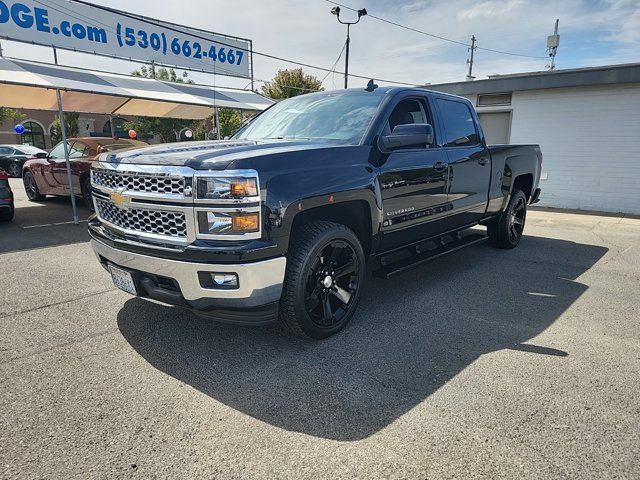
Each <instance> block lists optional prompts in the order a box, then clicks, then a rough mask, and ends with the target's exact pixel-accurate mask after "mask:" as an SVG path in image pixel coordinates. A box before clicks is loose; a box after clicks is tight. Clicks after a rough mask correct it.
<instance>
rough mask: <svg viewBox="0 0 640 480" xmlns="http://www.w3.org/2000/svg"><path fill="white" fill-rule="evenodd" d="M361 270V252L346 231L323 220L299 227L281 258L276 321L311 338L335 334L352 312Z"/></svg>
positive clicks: (300, 334)
mask: <svg viewBox="0 0 640 480" xmlns="http://www.w3.org/2000/svg"><path fill="white" fill-rule="evenodd" d="M365 273H366V265H365V256H364V251H363V250H362V246H361V245H360V241H359V240H358V237H357V236H356V234H355V233H354V232H353V231H352V230H351V229H349V228H347V227H346V226H344V225H342V224H339V223H333V222H326V221H318V222H310V223H308V224H306V225H303V226H301V227H300V228H298V229H296V231H295V232H294V235H293V238H292V241H291V245H290V249H289V255H288V256H287V269H286V273H285V278H284V283H283V290H282V296H281V298H280V310H279V322H280V324H281V325H282V326H283V327H284V329H285V330H287V331H288V332H290V333H293V334H295V335H297V336H300V337H306V338H313V339H322V338H327V337H329V336H331V335H333V334H335V333H337V332H339V331H340V330H342V329H343V328H344V327H345V325H346V324H347V323H348V322H349V320H351V318H352V317H353V314H354V313H355V310H356V307H357V305H358V302H359V300H360V296H361V292H362V285H363V283H364V278H365Z"/></svg>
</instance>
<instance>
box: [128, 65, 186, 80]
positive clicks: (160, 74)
mask: <svg viewBox="0 0 640 480" xmlns="http://www.w3.org/2000/svg"><path fill="white" fill-rule="evenodd" d="M131 75H133V76H134V77H144V78H155V79H156V80H163V81H165V82H175V83H193V80H191V79H190V78H188V76H189V74H188V73H187V72H182V74H181V75H180V76H178V74H177V73H176V71H175V70H174V69H173V68H156V67H153V66H152V67H148V68H147V67H145V66H142V67H140V69H139V70H136V71H134V72H131Z"/></svg>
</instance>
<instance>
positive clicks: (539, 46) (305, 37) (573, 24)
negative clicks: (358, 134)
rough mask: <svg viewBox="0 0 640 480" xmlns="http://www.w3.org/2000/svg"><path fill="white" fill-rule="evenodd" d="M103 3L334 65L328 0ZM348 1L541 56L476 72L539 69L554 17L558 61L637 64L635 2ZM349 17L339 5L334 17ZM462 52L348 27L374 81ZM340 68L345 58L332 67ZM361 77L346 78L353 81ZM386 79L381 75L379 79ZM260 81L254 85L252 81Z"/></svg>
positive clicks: (420, 38) (362, 68) (38, 51)
mask: <svg viewBox="0 0 640 480" xmlns="http://www.w3.org/2000/svg"><path fill="white" fill-rule="evenodd" d="M96 3H101V4H102V5H105V6H109V7H113V8H117V9H121V10H126V11H128V12H131V13H138V14H141V15H145V16H149V17H155V18H158V19H161V20H168V21H171V22H174V23H179V24H183V25H186V26H193V27H197V28H201V29H204V30H209V31H213V32H216V33H223V34H228V35H235V36H239V37H244V38H250V39H252V40H253V45H254V49H255V50H256V51H262V52H266V53H270V54H273V55H277V56H281V57H285V58H288V59H293V60H298V61H301V62H304V63H310V64H314V65H319V66H323V67H325V68H332V67H333V65H334V63H335V62H336V59H337V57H338V54H339V52H340V51H341V49H342V47H343V44H344V40H345V35H346V27H345V26H343V25H340V24H339V23H338V22H337V20H336V18H335V17H334V16H332V15H331V14H330V10H331V8H332V7H333V5H332V4H331V3H329V2H327V1H326V0H262V1H261V0H180V1H179V2H176V1H158V0H137V1H135V2H131V1H130V0H105V1H102V2H98V1H97V0H96ZM340 3H342V4H344V5H347V6H350V7H353V8H357V9H359V8H363V7H364V8H366V9H367V11H368V12H369V13H370V14H372V15H375V16H378V17H382V18H385V19H388V20H391V21H393V22H396V23H400V24H403V25H406V26H408V27H412V28H415V29H419V30H422V31H425V32H428V33H432V34H434V35H439V36H443V37H447V38H450V39H453V40H456V41H458V42H463V43H468V42H469V41H470V37H471V35H475V37H476V38H477V45H478V46H479V47H484V48H489V49H495V50H502V51H508V52H511V53H516V54H523V55H529V56H537V57H544V58H528V57H521V56H515V55H505V54H498V53H493V52H488V51H484V50H477V51H476V52H475V62H474V72H473V73H474V75H475V77H476V78H477V79H481V78H486V76H487V75H492V74H508V73H516V72H526V71H538V70H545V68H546V65H547V64H548V63H549V60H548V57H547V56H546V38H547V36H548V35H550V34H551V33H553V25H554V22H555V20H556V18H558V19H560V27H559V33H560V36H561V39H560V47H559V49H558V54H557V57H556V67H557V68H558V69H563V68H575V67H586V66H597V65H609V64H619V63H631V62H640V0H554V1H546V0H540V1H536V0H533V1H526V0H486V1H482V0H481V1H467V0H409V1H383V0H344V1H340ZM355 17H356V15H355V13H354V12H351V11H349V10H347V9H343V10H342V13H341V18H343V19H344V20H351V19H355ZM2 46H3V49H4V54H5V55H6V56H11V57H19V58H26V59H34V60H40V61H51V60H52V54H51V50H50V49H46V48H43V47H35V46H27V45H24V44H16V43H12V42H8V41H3V42H2ZM468 54H469V52H468V51H467V48H466V47H465V46H463V45H457V44H453V43H448V42H445V41H442V40H439V39H436V38H432V37H428V36H426V35H422V34H419V33H415V32H412V31H408V30H406V29H402V28H399V27H397V26H393V25H390V24H388V23H384V22H381V21H379V20H377V19H375V18H373V17H370V16H366V17H363V18H362V19H361V21H360V23H359V24H358V25H355V26H353V27H351V53H350V61H349V71H350V72H351V73H355V74H358V75H363V76H366V77H370V78H374V79H389V80H395V81H399V82H406V83H407V84H416V85H417V84H421V85H422V84H427V83H432V84H436V83H443V82H455V81H463V80H464V79H465V76H466V74H467V68H468V67H467V65H466V60H467V58H468ZM59 60H60V63H62V64H67V65H76V66H81V67H86V68H94V69H99V70H108V71H113V72H121V73H129V72H131V71H132V70H134V69H136V68H137V67H138V65H136V64H131V63H130V62H120V61H117V60H112V59H106V58H102V57H95V56H91V55H84V54H78V53H74V52H61V53H59ZM254 68H255V77H256V79H258V80H261V81H263V80H267V81H268V80H270V79H272V78H273V76H274V75H275V73H276V72H277V71H278V69H283V68H295V65H291V64H288V63H285V62H281V61H277V60H272V59H269V58H265V57H261V56H258V55H256V56H255V57H254ZM343 68H344V57H342V58H340V60H339V61H338V63H337V66H336V69H337V70H338V71H339V72H341V71H343ZM304 70H305V72H306V73H310V74H313V75H315V76H317V77H318V78H321V79H322V78H324V82H323V85H324V87H325V88H326V89H329V90H331V89H335V88H341V87H342V84H343V79H342V76H341V74H340V73H336V74H333V73H330V74H328V75H327V74H326V72H322V71H318V70H313V69H311V68H306V67H305V68H304ZM190 77H191V78H193V79H194V80H195V81H196V83H204V84H213V83H214V82H213V80H212V79H211V76H210V75H205V74H201V73H191V74H190ZM366 82H367V81H366V80H364V79H357V78H351V79H350V86H358V85H363V86H364V85H365V84H366ZM377 83H379V84H381V85H384V84H385V83H384V82H381V81H377ZM215 84H217V85H224V86H234V87H241V88H243V87H247V86H248V81H247V80H242V79H237V78H230V77H221V76H218V77H217V78H216V79H215ZM260 85H261V83H260V82H257V83H256V87H259V86H260Z"/></svg>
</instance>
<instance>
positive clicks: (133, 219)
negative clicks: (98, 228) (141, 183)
mask: <svg viewBox="0 0 640 480" xmlns="http://www.w3.org/2000/svg"><path fill="white" fill-rule="evenodd" d="M95 203H96V209H97V213H98V216H99V217H100V218H101V219H102V220H104V221H105V222H108V223H111V224H112V225H115V226H116V227H120V228H122V229H125V230H129V231H132V232H140V233H147V234H153V235H165V236H169V237H175V238H179V239H186V238H187V221H186V217H185V214H184V213H183V212H180V211H165V210H150V209H147V208H119V207H118V206H116V205H115V204H113V203H111V202H108V201H105V200H101V199H99V198H95Z"/></svg>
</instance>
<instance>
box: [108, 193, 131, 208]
mask: <svg viewBox="0 0 640 480" xmlns="http://www.w3.org/2000/svg"><path fill="white" fill-rule="evenodd" d="M109 198H110V199H111V201H112V202H113V203H115V204H116V206H118V207H120V208H122V207H124V206H125V205H126V204H127V203H128V202H129V197H127V196H126V195H123V194H122V193H120V192H113V193H111V194H110V195H109Z"/></svg>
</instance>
